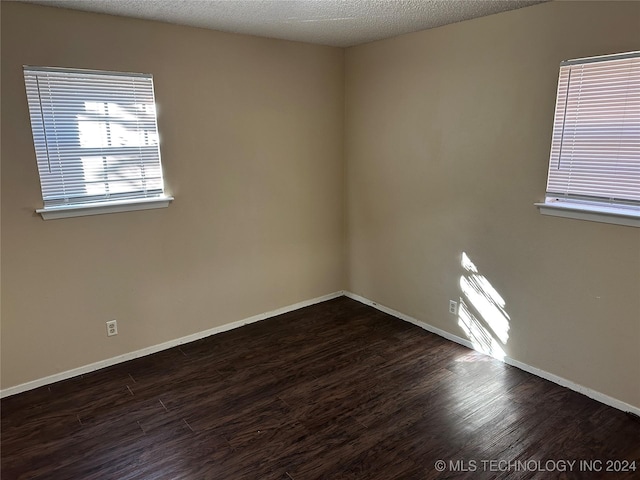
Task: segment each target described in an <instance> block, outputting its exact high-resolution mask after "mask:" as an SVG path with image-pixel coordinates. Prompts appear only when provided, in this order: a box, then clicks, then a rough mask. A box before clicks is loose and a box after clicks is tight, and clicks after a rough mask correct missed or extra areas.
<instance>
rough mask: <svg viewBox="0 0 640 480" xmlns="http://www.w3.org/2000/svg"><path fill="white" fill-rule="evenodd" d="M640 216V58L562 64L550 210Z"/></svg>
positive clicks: (636, 55) (617, 57)
mask: <svg viewBox="0 0 640 480" xmlns="http://www.w3.org/2000/svg"><path fill="white" fill-rule="evenodd" d="M555 202H559V203H563V202H564V203H567V204H575V205H578V206H579V207H580V208H582V209H589V205H591V206H593V208H595V209H597V208H598V206H599V205H600V206H604V207H605V208H612V207H613V208H614V210H616V211H618V212H619V213H621V214H628V215H630V216H636V215H637V216H640V52H630V53H626V54H620V55H607V56H603V57H592V58H586V59H578V60H570V61H566V62H562V63H561V66H560V76H559V80H558V91H557V99H556V110H555V118H554V124H553V140H552V145H551V156H550V161H549V175H548V181H547V198H546V204H550V203H555Z"/></svg>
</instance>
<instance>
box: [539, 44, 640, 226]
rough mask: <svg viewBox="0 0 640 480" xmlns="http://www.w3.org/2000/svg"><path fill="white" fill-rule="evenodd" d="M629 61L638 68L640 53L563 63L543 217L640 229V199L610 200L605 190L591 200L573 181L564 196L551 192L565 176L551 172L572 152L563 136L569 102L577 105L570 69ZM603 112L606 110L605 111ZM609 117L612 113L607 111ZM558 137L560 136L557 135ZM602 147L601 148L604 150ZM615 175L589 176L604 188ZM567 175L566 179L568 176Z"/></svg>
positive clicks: (603, 158) (620, 118) (633, 176)
mask: <svg viewBox="0 0 640 480" xmlns="http://www.w3.org/2000/svg"><path fill="white" fill-rule="evenodd" d="M626 59H631V60H632V61H631V62H629V63H630V64H631V63H636V64H637V63H638V62H639V61H640V51H633V52H625V53H620V54H613V55H602V56H597V57H588V58H579V59H574V60H567V61H563V62H561V63H560V73H559V77H558V89H557V92H556V102H555V113H554V128H553V136H552V144H551V153H550V159H549V168H548V170H547V188H546V193H545V201H544V202H540V203H536V204H535V205H536V206H537V207H538V208H539V210H540V213H541V214H543V215H552V216H557V217H564V218H574V219H579V220H588V221H595V222H603V223H611V224H617V225H626V226H632V227H640V199H639V200H633V199H630V200H627V199H625V198H622V199H620V198H616V199H613V198H609V197H608V196H607V194H606V193H604V192H603V191H602V190H601V191H600V192H601V193H602V194H601V195H588V196H587V195H581V194H580V187H579V186H577V187H575V188H574V189H573V190H572V186H571V181H570V180H567V181H566V185H565V186H564V188H565V191H564V193H561V194H559V193H558V192H557V191H555V192H554V191H553V190H551V191H550V185H551V183H552V177H553V183H554V185H556V187H557V185H558V183H559V182H561V180H558V178H559V177H562V176H563V175H559V176H554V174H553V172H554V171H553V170H552V169H553V168H554V166H555V167H556V168H560V167H559V164H560V160H561V159H560V155H561V153H562V149H563V147H565V148H567V149H569V147H566V145H567V144H568V140H566V139H565V138H564V133H565V125H564V120H565V118H566V112H567V111H568V109H569V107H568V106H567V104H568V103H569V102H568V100H570V101H574V100H575V98H574V97H570V96H569V82H570V81H571V77H570V75H571V70H568V71H567V69H571V67H573V66H583V65H586V64H590V63H595V62H599V63H601V62H611V61H620V60H626ZM634 60H635V62H634ZM630 68H631V67H630ZM633 68H637V67H635V66H634V67H633ZM567 74H568V75H569V78H566V77H567ZM636 74H637V70H636ZM563 75H564V77H563ZM582 81H583V79H582V78H581V79H580V83H579V86H580V87H582V86H583V83H582ZM633 86H634V89H635V86H636V84H635V81H634V83H633ZM638 87H640V85H638ZM585 88H586V87H585ZM600 88H604V86H603V85H600ZM627 88H629V87H627ZM626 91H627V92H628V91H629V90H626ZM599 95H602V94H599ZM598 108H602V107H601V106H598ZM604 108H605V109H606V107H604ZM625 108H626V107H625ZM599 112H601V111H599ZM573 113H575V114H576V115H575V118H581V119H582V121H583V122H585V121H586V120H585V117H578V116H577V111H576V112H573ZM607 113H609V112H608V111H607ZM589 115H593V114H592V113H590V114H589ZM625 115H626V111H624V113H621V114H619V116H616V117H614V118H615V120H617V121H623V120H624V119H625V118H626V117H625ZM563 117H564V118H563ZM572 118H574V117H572ZM636 121H637V120H636ZM560 122H561V123H562V125H561V129H559V128H558V124H559V123H560ZM573 122H574V123H573V128H574V131H575V129H577V128H578V126H579V125H580V120H576V119H573ZM633 125H634V126H635V122H634V123H633ZM598 126H599V127H601V126H602V123H600V124H598ZM622 128H626V127H622ZM632 130H633V128H632ZM559 133H560V135H558V134H559ZM574 135H575V133H574ZM569 138H571V139H572V140H574V139H575V136H574V137H569ZM601 145H602V144H601ZM601 145H598V146H599V147H601ZM571 148H573V147H571ZM582 148H585V147H584V145H582ZM588 153H591V151H589V150H588ZM633 155H634V154H633V153H632V160H631V161H630V163H631V165H632V168H633V169H634V170H632V172H633V173H631V174H630V175H631V179H632V180H635V179H636V176H637V180H638V182H639V183H638V184H639V185H640V170H638V173H636V171H635V168H637V166H640V156H638V157H637V158H635V157H634V156H633ZM578 157H579V155H578ZM563 158H564V157H563ZM573 158H574V157H571V156H570V157H569V159H568V160H565V162H566V161H568V162H569V164H570V165H572V162H574V159H573ZM606 158H607V157H606V156H605V154H602V155H601V156H599V158H598V160H596V162H598V161H606ZM618 158H619V157H618ZM577 162H580V160H577ZM636 162H638V163H636ZM579 166H580V163H578V166H577V167H575V168H579ZM598 166H600V165H598ZM590 168H593V167H592V166H591V167H590ZM612 171H614V169H613V168H610V169H608V170H604V171H603V176H602V177H598V176H597V175H595V174H594V173H589V175H590V176H591V178H590V179H593V178H595V179H596V182H598V181H599V182H602V183H601V185H602V184H604V183H605V182H604V180H605V179H610V178H611V176H612ZM564 175H565V176H566V173H565V174H564ZM582 175H585V173H584V171H582ZM618 178H620V177H618ZM622 178H624V177H622ZM627 185H628V183H627Z"/></svg>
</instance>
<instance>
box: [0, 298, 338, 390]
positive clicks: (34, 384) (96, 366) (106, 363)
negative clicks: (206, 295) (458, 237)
mask: <svg viewBox="0 0 640 480" xmlns="http://www.w3.org/2000/svg"><path fill="white" fill-rule="evenodd" d="M342 295H344V292H342V291H338V292H334V293H330V294H328V295H323V296H321V297H316V298H312V299H311V300H305V301H303V302H298V303H294V304H293V305H288V306H286V307H282V308H278V309H276V310H271V311H270V312H265V313H260V314H258V315H254V316H252V317H249V318H245V319H243V320H238V321H236V322H231V323H227V324H225V325H220V326H219V327H214V328H210V329H208V330H204V331H202V332H198V333H193V334H191V335H187V336H186V337H181V338H176V339H175V340H169V341H168V342H164V343H160V344H158V345H153V346H151V347H146V348H143V349H140V350H136V351H134V352H129V353H125V354H124V355H118V356H117V357H112V358H108V359H106V360H101V361H99V362H95V363H91V364H89V365H84V366H82V367H78V368H74V369H71V370H67V371H65V372H61V373H56V374H54V375H49V376H48V377H44V378H39V379H38V380H33V381H31V382H26V383H21V384H20V385H16V386H15V387H9V388H5V389H4V390H0V398H4V397H9V396H11V395H15V394H18V393H22V392H26V391H27V390H33V389H34V388H38V387H42V386H43V385H49V384H51V383H55V382H59V381H61V380H67V379H69V378H72V377H77V376H78V375H84V374H85V373H90V372H94V371H96V370H100V369H101V368H105V367H110V366H112V365H116V364H118V363H122V362H126V361H128V360H133V359H134V358H140V357H145V356H147V355H151V354H152V353H157V352H160V351H162V350H167V349H169V348H173V347H176V346H178V345H183V344H185V343H189V342H193V341H195V340H200V339H201V338H205V337H208V336H210V335H215V334H216V333H222V332H226V331H228V330H232V329H234V328H238V327H242V326H244V325H248V324H250V323H255V322H259V321H260V320H266V319H267V318H271V317H275V316H277V315H282V314H283V313H288V312H292V311H294V310H298V309H300V308H303V307H308V306H310V305H315V304H316V303H320V302H325V301H327V300H331V299H333V298H337V297H341V296H342Z"/></svg>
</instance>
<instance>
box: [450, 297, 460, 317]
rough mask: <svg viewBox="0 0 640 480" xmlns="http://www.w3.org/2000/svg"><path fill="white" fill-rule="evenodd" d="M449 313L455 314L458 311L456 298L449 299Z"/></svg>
mask: <svg viewBox="0 0 640 480" xmlns="http://www.w3.org/2000/svg"><path fill="white" fill-rule="evenodd" d="M449 313H453V314H454V315H455V314H456V313H458V302H456V301H455V300H449Z"/></svg>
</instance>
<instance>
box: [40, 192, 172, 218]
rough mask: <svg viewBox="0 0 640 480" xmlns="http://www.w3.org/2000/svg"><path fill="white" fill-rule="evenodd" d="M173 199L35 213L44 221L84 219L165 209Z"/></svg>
mask: <svg viewBox="0 0 640 480" xmlns="http://www.w3.org/2000/svg"><path fill="white" fill-rule="evenodd" d="M172 200H173V197H158V198H141V199H136V200H121V201H117V202H109V203H106V202H103V203H87V204H84V205H71V206H67V205H61V206H56V207H48V208H39V209H38V210H36V213H39V214H40V215H42V218H43V219H44V220H56V219H58V218H69V217H84V216H88V215H102V214H105V213H118V212H132V211H134V210H150V209H153V208H166V207H168V206H169V203H171V201H172Z"/></svg>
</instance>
